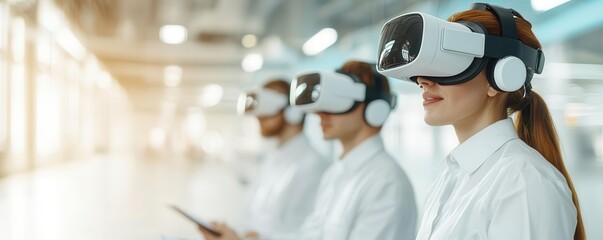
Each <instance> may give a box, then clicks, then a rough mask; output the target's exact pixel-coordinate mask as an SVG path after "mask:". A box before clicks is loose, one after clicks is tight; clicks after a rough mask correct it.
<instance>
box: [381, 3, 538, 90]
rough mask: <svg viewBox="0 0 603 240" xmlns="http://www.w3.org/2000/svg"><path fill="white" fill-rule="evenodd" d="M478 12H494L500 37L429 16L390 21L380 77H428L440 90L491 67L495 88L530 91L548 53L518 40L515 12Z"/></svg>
mask: <svg viewBox="0 0 603 240" xmlns="http://www.w3.org/2000/svg"><path fill="white" fill-rule="evenodd" d="M473 9H479V10H487V11H491V12H492V13H493V14H494V15H495V16H496V17H497V18H498V22H499V23H500V28H501V36H500V37H499V36H495V35H490V34H488V33H487V30H486V28H484V27H483V26H482V25H481V24H479V23H476V22H448V21H446V20H443V19H439V18H437V17H434V16H431V15H428V14H425V13H419V12H415V13H408V14H404V15H401V16H398V17H395V18H393V19H391V20H389V21H388V22H387V23H385V25H384V26H383V29H382V31H381V40H380V44H379V49H378V54H379V56H378V63H377V71H379V73H381V74H383V75H385V76H388V77H393V78H398V79H406V80H410V81H413V82H415V83H416V82H417V80H416V78H417V77H425V78H427V79H429V80H432V81H434V82H436V83H438V84H441V85H454V84H460V83H464V82H467V81H469V80H470V79H473V78H474V77H475V76H476V75H477V74H479V72H480V71H481V70H482V69H483V68H484V67H486V69H487V70H486V73H487V76H488V77H487V78H488V81H489V82H490V85H491V86H492V87H493V88H495V89H497V90H499V91H504V92H513V91H516V90H519V89H520V88H521V87H522V86H529V84H530V81H531V79H532V76H533V74H534V73H541V72H542V69H543V66H544V53H543V52H542V50H541V49H534V48H532V47H530V46H528V45H526V44H524V43H523V42H521V41H519V40H518V38H517V26H516V24H515V20H514V18H515V17H518V18H523V17H522V16H521V15H520V14H519V13H517V12H516V11H515V10H513V9H507V8H502V7H498V6H495V5H490V4H485V3H476V4H474V5H473Z"/></svg>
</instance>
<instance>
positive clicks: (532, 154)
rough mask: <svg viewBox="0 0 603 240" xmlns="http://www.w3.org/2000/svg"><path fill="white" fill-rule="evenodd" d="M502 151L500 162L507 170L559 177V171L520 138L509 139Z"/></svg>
mask: <svg viewBox="0 0 603 240" xmlns="http://www.w3.org/2000/svg"><path fill="white" fill-rule="evenodd" d="M501 151H502V153H501V154H502V155H501V156H500V160H499V164H500V165H502V169H503V170H505V171H510V172H517V173H530V174H538V175H544V176H548V177H553V178H558V177H559V175H560V173H559V171H558V170H557V169H556V168H555V167H554V166H553V165H552V164H551V163H550V162H549V161H547V159H545V158H544V157H543V156H542V154H540V152H538V151H536V150H535V149H534V148H532V147H530V146H529V145H527V144H526V143H525V142H524V141H522V140H520V139H514V140H511V141H509V142H508V143H507V144H505V145H504V146H503V147H502V149H501Z"/></svg>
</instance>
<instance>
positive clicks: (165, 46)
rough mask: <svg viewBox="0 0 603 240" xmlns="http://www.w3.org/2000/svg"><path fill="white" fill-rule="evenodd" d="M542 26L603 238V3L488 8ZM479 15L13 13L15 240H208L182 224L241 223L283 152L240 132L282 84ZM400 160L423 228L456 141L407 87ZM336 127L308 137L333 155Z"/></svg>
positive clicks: (225, 2)
mask: <svg viewBox="0 0 603 240" xmlns="http://www.w3.org/2000/svg"><path fill="white" fill-rule="evenodd" d="M488 2H491V3H494V4H499V5H503V6H506V7H512V8H514V9H516V10H518V11H519V12H520V13H521V14H522V15H523V16H524V17H525V18H527V19H528V20H530V21H531V22H532V24H533V27H534V31H535V33H536V36H537V37H538V38H539V39H540V41H541V43H542V44H543V46H544V51H545V53H546V57H547V64H546V65H545V70H544V73H543V74H541V75H539V76H536V78H535V80H534V81H533V85H534V90H535V91H537V92H539V93H541V94H542V95H543V96H544V97H545V99H546V100H547V102H548V104H549V108H550V110H551V111H552V114H553V117H554V120H555V124H556V126H557V130H558V133H559V135H560V138H561V143H562V147H563V153H564V156H565V160H566V164H567V167H568V168H569V170H570V173H571V175H572V177H573V179H574V183H575V185H576V189H577V191H578V194H579V197H580V201H581V205H582V213H583V218H584V221H585V225H586V232H587V235H588V237H589V238H590V239H603V229H602V228H601V224H603V206H601V204H600V203H602V202H603V45H601V41H602V39H603V14H601V11H602V10H603V1H599V0H530V1H528V0H525V1H518V0H499V1H488ZM471 3H472V1H466V0H376V1H363V0H305V1H285V0H0V239H19V240H20V239H61V240H65V239H162V237H168V236H169V237H181V238H187V239H201V237H200V236H198V234H197V232H196V229H195V227H194V226H193V225H192V224H191V223H190V222H189V221H187V220H186V219H184V218H182V217H181V216H178V215H177V214H176V213H175V212H173V211H172V210H170V209H168V208H167V207H166V206H167V205H168V204H177V205H179V206H182V207H183V208H185V209H188V210H190V211H191V212H192V213H194V214H196V215H198V216H201V217H203V218H205V219H207V220H221V221H226V222H228V223H231V224H236V223H237V221H238V220H239V219H240V217H241V214H242V212H243V210H244V206H245V205H244V204H245V202H244V201H243V199H244V197H245V196H246V193H247V191H248V186H249V184H248V183H249V182H250V181H253V179H254V176H255V174H256V169H257V163H258V159H261V157H262V156H263V155H264V154H265V153H266V149H270V147H274V142H272V141H270V140H265V139H262V138H261V137H260V135H259V127H258V124H257V122H256V121H255V119H253V118H246V117H241V116H237V115H236V114H235V105H236V99H237V97H238V94H239V93H240V92H241V91H242V90H244V89H246V88H248V87H250V86H254V85H258V84H261V83H262V82H263V81H266V80H268V78H270V77H274V76H284V77H286V78H291V77H292V76H293V75H294V74H295V73H298V72H301V71H305V70H318V69H324V70H331V69H333V68H336V67H338V66H340V65H342V64H343V63H344V62H345V61H346V60H349V59H358V60H366V61H371V62H374V61H375V59H376V57H375V56H376V55H377V54H376V48H377V43H378V38H379V33H380V30H381V26H382V25H383V23H384V22H385V21H387V20H388V19H389V18H391V17H394V16H397V15H399V14H402V13H406V12H411V11H422V12H426V13H429V14H432V15H436V16H439V17H442V18H447V17H448V16H450V15H451V14H452V13H454V12H457V11H461V10H465V9H467V8H469V6H470V4H471ZM390 82H391V84H392V86H393V89H394V91H395V92H396V93H397V94H398V107H397V110H396V111H395V112H394V114H392V115H391V116H390V118H389V120H388V122H387V123H386V125H385V127H384V131H383V137H384V138H385V140H386V141H385V142H386V144H387V149H388V151H389V152H390V153H391V154H393V155H394V156H395V158H396V159H397V160H398V161H399V163H400V165H401V166H402V167H403V168H404V169H405V170H406V172H407V173H408V175H409V177H410V179H411V181H412V182H413V185H414V187H415V191H416V195H417V201H418V206H419V207H420V211H422V207H423V202H424V200H425V196H426V193H427V189H428V188H429V186H430V184H431V183H432V182H433V180H434V178H435V177H436V175H437V174H438V173H439V171H440V170H441V169H442V159H443V157H444V156H446V154H447V153H448V152H449V151H450V150H451V149H453V148H454V147H455V146H456V145H457V144H458V143H457V140H456V137H455V135H454V132H453V131H452V128H451V127H440V128H433V127H429V126H427V125H426V124H425V123H424V122H423V108H422V105H421V101H422V100H421V98H420V89H419V88H418V87H417V86H416V85H413V84H407V83H402V82H401V81H396V80H391V81H390ZM318 123H319V120H318V118H317V117H316V116H308V118H307V121H306V128H305V132H306V134H307V135H308V136H310V138H311V140H312V143H313V144H314V146H315V147H316V148H317V149H319V150H320V152H321V153H322V154H323V155H324V156H325V157H329V158H332V157H333V156H335V155H336V154H337V150H336V149H337V148H338V146H337V144H334V143H332V142H325V141H323V140H322V136H321V131H320V126H319V125H318Z"/></svg>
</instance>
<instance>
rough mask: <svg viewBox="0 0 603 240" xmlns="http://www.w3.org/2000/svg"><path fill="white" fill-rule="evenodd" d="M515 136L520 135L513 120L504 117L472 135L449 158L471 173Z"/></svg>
mask: <svg viewBox="0 0 603 240" xmlns="http://www.w3.org/2000/svg"><path fill="white" fill-rule="evenodd" d="M515 138H518V136H517V132H516V131H515V126H514V125H513V120H512V119H511V118H507V119H503V120H500V121H497V122H495V123H493V124H491V125H490V126H488V127H486V128H484V129H482V130H480V131H479V132H477V133H476V134H474V135H473V136H471V137H470V138H469V139H467V140H466V141H465V142H463V143H462V144H460V145H459V146H457V147H456V148H455V149H454V150H452V152H451V153H450V155H449V156H448V158H447V159H448V160H450V161H453V162H457V163H458V165H459V166H460V167H461V168H462V169H463V170H465V172H467V173H468V174H471V173H473V172H475V171H476V170H477V169H478V168H479V167H480V166H482V164H483V163H484V162H485V161H486V159H488V158H489V157H490V155H492V154H493V153H494V152H496V150H498V149H499V148H500V147H502V145H504V144H505V143H506V142H508V141H509V140H511V139H515Z"/></svg>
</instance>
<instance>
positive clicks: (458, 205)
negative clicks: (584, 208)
mask: <svg viewBox="0 0 603 240" xmlns="http://www.w3.org/2000/svg"><path fill="white" fill-rule="evenodd" d="M446 164H447V167H446V169H445V171H444V172H443V173H442V174H441V175H440V176H439V178H438V179H437V180H436V182H435V184H434V185H433V186H432V189H431V190H430V193H429V195H428V197H427V203H426V209H425V213H424V215H423V218H422V221H421V226H420V228H419V232H418V235H417V239H504V240H508V239H514V240H515V239H547V240H554V239H573V238H574V231H575V228H576V222H577V220H576V208H575V207H574V204H573V202H572V193H571V191H570V189H569V187H568V185H567V182H566V180H565V178H564V177H563V175H561V173H560V172H559V171H558V170H557V169H556V168H555V167H554V166H553V165H551V164H550V163H549V162H548V161H547V160H546V159H544V157H542V155H540V153H538V152H537V151H536V150H534V149H533V148H531V147H530V146H528V145H527V144H526V143H524V142H523V141H522V140H520V139H519V138H518V136H517V133H516V132H515V127H514V126H513V121H512V119H510V118H508V119H504V120H500V121H498V122H496V123H494V124H492V125H490V126H488V127H486V128H484V129H482V130H481V131H480V132H478V133H476V134H475V135H473V136H472V137H471V138H469V139H468V140H467V141H465V142H463V143H462V144H460V145H459V146H458V147H457V148H456V149H454V150H453V151H452V152H451V153H450V155H448V156H447V157H446Z"/></svg>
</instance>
